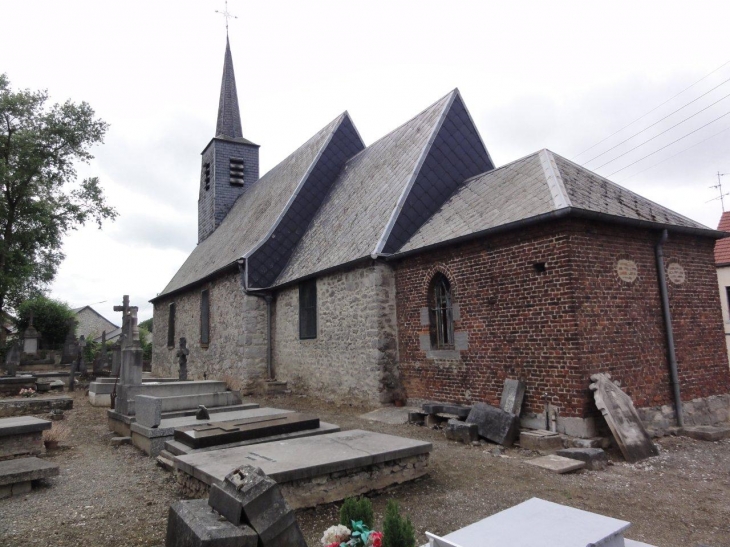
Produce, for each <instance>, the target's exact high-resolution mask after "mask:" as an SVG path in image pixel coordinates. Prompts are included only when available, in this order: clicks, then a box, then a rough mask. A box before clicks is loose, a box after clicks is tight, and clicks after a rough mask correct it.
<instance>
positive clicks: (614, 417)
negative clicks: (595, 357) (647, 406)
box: [590, 374, 659, 463]
mask: <svg viewBox="0 0 730 547" xmlns="http://www.w3.org/2000/svg"><path fill="white" fill-rule="evenodd" d="M591 380H593V383H592V384H591V385H590V388H591V389H592V390H593V391H594V394H593V397H594V398H595V401H596V406H597V407H598V409H599V410H600V411H601V414H603V417H604V418H605V419H606V423H607V424H608V427H609V428H610V429H611V433H613V436H614V438H615V439H616V443H617V444H618V446H619V448H620V449H621V453H622V454H623V455H624V458H626V461H627V462H629V463H634V462H638V461H640V460H643V459H645V458H650V457H652V456H658V455H659V450H658V449H657V447H656V445H655V444H654V443H653V442H652V441H651V437H650V436H649V433H648V432H647V431H646V428H645V427H644V424H643V423H642V421H641V418H640V417H639V414H638V412H636V408H634V403H633V401H632V400H631V397H629V396H628V395H626V394H625V393H624V392H623V391H621V389H620V388H619V387H618V386H617V385H616V384H614V383H613V382H612V381H611V375H610V374H594V375H592V376H591Z"/></svg>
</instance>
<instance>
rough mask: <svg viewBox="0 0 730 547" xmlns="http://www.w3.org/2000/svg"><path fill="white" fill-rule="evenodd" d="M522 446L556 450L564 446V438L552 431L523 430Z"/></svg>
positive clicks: (530, 448)
mask: <svg viewBox="0 0 730 547" xmlns="http://www.w3.org/2000/svg"><path fill="white" fill-rule="evenodd" d="M520 446H521V447H522V448H525V449H527V450H537V451H539V452H554V451H555V450H560V449H561V448H563V439H562V438H561V437H560V435H558V434H557V433H553V432H552V431H543V430H540V429H538V430H536V431H523V432H522V433H520Z"/></svg>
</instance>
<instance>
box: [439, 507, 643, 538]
mask: <svg viewBox="0 0 730 547" xmlns="http://www.w3.org/2000/svg"><path fill="white" fill-rule="evenodd" d="M526 523H527V524H529V526H526V525H525V524H526ZM630 526H631V523H630V522H626V521H624V520H618V519H614V518H611V517H605V516H603V515H598V514H596V513H590V512H588V511H582V510H580V509H575V508H573V507H568V506H565V505H560V504H557V503H552V502H549V501H545V500H542V499H539V498H532V499H529V500H527V501H525V502H523V503H520V504H519V505H515V506H514V507H510V508H509V509H505V510H504V511H500V512H499V513H496V514H494V515H492V516H491V517H487V518H485V519H483V520H480V521H479V522H475V523H474V524H471V525H469V526H466V527H465V528H462V529H460V530H456V531H455V532H452V533H450V534H448V535H446V536H444V537H443V539H445V540H446V541H448V542H449V544H450V545H458V546H460V547H504V546H505V545H509V546H510V547H536V546H539V547H587V546H599V545H600V547H624V545H625V543H624V542H625V540H624V537H623V534H624V532H626V530H628V529H629V527H630ZM626 545H628V543H626Z"/></svg>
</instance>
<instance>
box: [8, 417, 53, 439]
mask: <svg viewBox="0 0 730 547" xmlns="http://www.w3.org/2000/svg"><path fill="white" fill-rule="evenodd" d="M52 425H53V423H52V422H51V421H50V420H43V419H41V418H34V417H33V416H14V417H12V418H2V419H0V437H8V436H11V435H23V434H26V433H38V432H41V431H45V430H46V429H51V427H52Z"/></svg>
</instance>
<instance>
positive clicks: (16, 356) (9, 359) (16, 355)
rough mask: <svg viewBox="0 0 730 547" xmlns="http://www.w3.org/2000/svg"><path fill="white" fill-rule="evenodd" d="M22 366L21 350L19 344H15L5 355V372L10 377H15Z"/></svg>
mask: <svg viewBox="0 0 730 547" xmlns="http://www.w3.org/2000/svg"><path fill="white" fill-rule="evenodd" d="M19 364H20V349H18V343H17V342H13V343H12V344H11V345H10V349H8V352H7V354H5V372H6V373H7V375H8V376H15V374H16V373H17V371H18V365H19Z"/></svg>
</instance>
